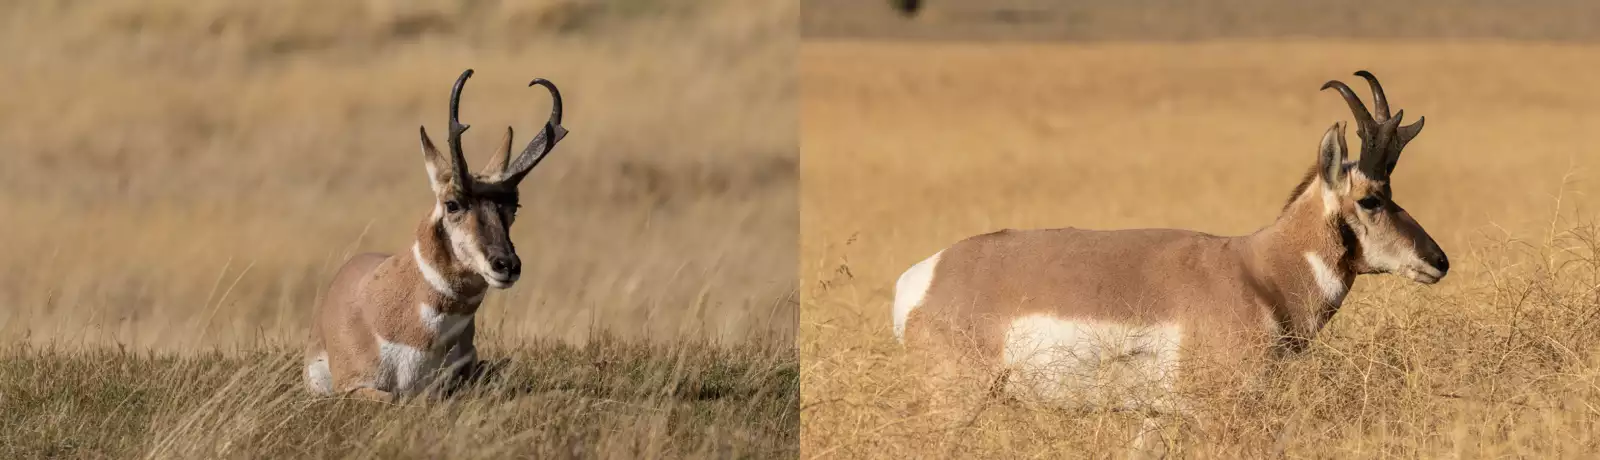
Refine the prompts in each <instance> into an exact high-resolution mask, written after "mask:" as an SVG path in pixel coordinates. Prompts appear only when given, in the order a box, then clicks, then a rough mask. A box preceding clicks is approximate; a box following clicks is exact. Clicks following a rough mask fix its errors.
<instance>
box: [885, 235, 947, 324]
mask: <svg viewBox="0 0 1600 460" xmlns="http://www.w3.org/2000/svg"><path fill="white" fill-rule="evenodd" d="M941 254H944V251H939V252H936V253H934V254H933V257H929V258H927V260H923V261H921V262H917V264H916V265H912V266H911V268H909V269H906V272H905V273H902V274H900V280H899V281H896V282H895V283H894V338H895V340H899V341H900V343H905V342H906V319H907V318H910V317H911V310H916V309H917V307H920V306H922V299H923V297H925V296H927V295H928V287H929V286H932V285H933V270H934V268H937V267H938V266H939V256H940V255H941Z"/></svg>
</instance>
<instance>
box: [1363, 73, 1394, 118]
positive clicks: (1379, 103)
mask: <svg viewBox="0 0 1600 460" xmlns="http://www.w3.org/2000/svg"><path fill="white" fill-rule="evenodd" d="M1356 76H1357V77H1361V78H1365V79H1367V86H1371V87H1372V110H1373V116H1374V118H1376V119H1377V121H1378V122H1379V123H1382V122H1385V121H1389V99H1388V98H1386V97H1384V96H1383V85H1381V84H1378V77H1375V76H1373V75H1372V72H1368V71H1365V70H1357V71H1356Z"/></svg>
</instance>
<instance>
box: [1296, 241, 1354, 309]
mask: <svg viewBox="0 0 1600 460" xmlns="http://www.w3.org/2000/svg"><path fill="white" fill-rule="evenodd" d="M1305 257H1306V264H1307V265H1310V266H1311V275H1312V277H1314V278H1316V281H1317V289H1318V290H1320V291H1322V299H1323V300H1324V301H1327V302H1328V303H1330V304H1333V305H1338V304H1339V303H1340V302H1344V294H1345V292H1346V291H1347V290H1348V289H1349V286H1345V285H1344V279H1343V278H1341V277H1340V276H1339V275H1338V274H1336V273H1334V272H1333V269H1332V268H1330V267H1329V266H1328V263H1327V262H1325V261H1323V260H1322V256H1319V255H1317V253H1315V252H1311V251H1306V253H1305Z"/></svg>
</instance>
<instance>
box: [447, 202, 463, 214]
mask: <svg viewBox="0 0 1600 460" xmlns="http://www.w3.org/2000/svg"><path fill="white" fill-rule="evenodd" d="M444 210H445V211H446V212H449V213H452V214H454V213H457V212H461V203H457V202H456V200H447V201H445V202H444Z"/></svg>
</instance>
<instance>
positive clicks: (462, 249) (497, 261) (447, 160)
mask: <svg viewBox="0 0 1600 460" xmlns="http://www.w3.org/2000/svg"><path fill="white" fill-rule="evenodd" d="M471 77H472V69H467V71H466V72H462V73H461V77H459V78H457V79H456V84H455V87H454V88H453V89H451V90H450V137H449V139H448V142H449V146H450V155H449V156H448V157H447V156H444V155H440V154H439V150H438V149H437V148H435V147H434V146H433V141H432V140H430V139H428V130H427V128H426V127H422V128H421V129H420V131H421V134H422V156H423V161H424V165H425V166H427V168H428V182H429V183H430V184H431V185H432V186H433V195H434V205H433V214H432V215H431V217H430V219H431V223H432V224H433V225H424V228H428V229H431V231H433V232H436V235H435V236H436V237H438V238H441V239H442V240H444V241H445V243H446V245H447V246H448V247H449V248H450V251H449V252H450V254H449V255H450V257H451V258H452V260H451V261H450V263H452V264H455V265H456V266H457V267H460V268H464V269H465V271H468V272H471V273H475V274H477V275H479V276H482V277H483V280H484V281H485V282H486V283H487V284H488V285H489V286H491V287H494V288H497V289H505V288H508V287H511V285H512V284H513V283H516V281H517V278H519V277H520V276H521V273H522V261H521V260H520V259H518V258H517V251H516V248H515V247H514V246H512V244H511V238H510V236H509V233H510V229H511V224H512V222H513V221H515V220H516V217H517V207H518V206H519V205H518V204H517V184H519V183H521V182H522V179H523V178H524V177H527V175H528V171H530V170H532V169H533V167H534V166H536V165H538V164H539V162H540V161H542V160H544V157H545V155H547V154H549V153H550V150H551V149H552V148H554V147H555V145H556V143H557V142H560V141H561V139H562V138H563V137H565V136H566V135H567V130H566V128H563V127H562V126H561V93H560V92H559V91H557V90H556V87H555V84H553V83H550V82H549V81H547V80H545V79H543V78H539V79H534V80H533V82H532V83H529V84H528V86H533V85H539V86H543V87H545V88H546V89H548V90H550V97H551V98H552V99H553V103H552V106H551V109H550V119H549V121H546V122H545V125H544V128H543V129H542V130H540V131H539V133H538V134H536V135H534V136H533V139H532V140H530V141H528V146H527V147H526V148H524V149H522V153H521V154H519V155H517V157H516V158H515V159H512V158H511V136H512V131H511V128H510V127H507V128H506V134H505V138H504V139H503V140H502V141H501V145H500V148H499V149H498V150H497V151H496V152H495V154H494V157H492V158H491V159H490V160H489V166H488V167H486V168H484V169H483V171H481V172H479V173H477V174H472V173H469V172H467V160H466V156H465V155H464V154H463V153H462V152H461V133H463V132H466V130H467V128H468V126H467V125H463V124H461V122H460V106H461V88H462V87H463V86H465V85H466V83H467V79H468V78H471Z"/></svg>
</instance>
